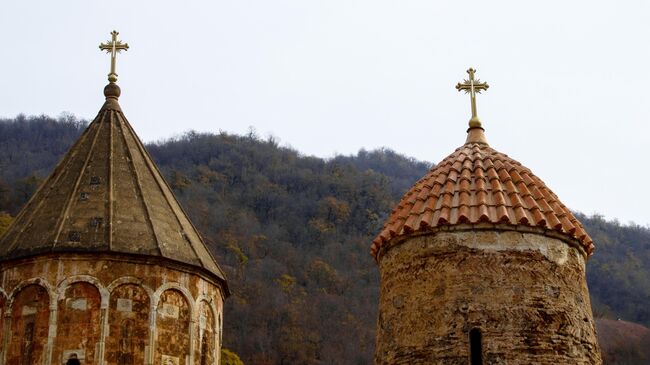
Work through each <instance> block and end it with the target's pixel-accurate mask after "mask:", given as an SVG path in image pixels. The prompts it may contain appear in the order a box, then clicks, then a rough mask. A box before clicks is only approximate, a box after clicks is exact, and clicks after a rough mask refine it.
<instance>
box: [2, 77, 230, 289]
mask: <svg viewBox="0 0 650 365" xmlns="http://www.w3.org/2000/svg"><path fill="white" fill-rule="evenodd" d="M104 94H105V95H106V102H105V103H104V105H103V107H102V108H101V110H100V111H99V114H98V115H97V117H96V118H95V120H93V122H92V123H91V124H90V125H89V126H88V128H87V129H86V130H85V131H84V133H83V134H82V135H81V137H79V140H77V142H76V143H75V144H74V146H72V148H71V149H70V150H69V151H68V153H67V154H66V155H65V156H64V157H63V159H62V160H61V162H59V164H58V165H57V166H56V167H55V168H54V171H53V172H52V173H51V174H50V176H49V177H48V178H47V179H46V180H45V182H44V183H43V184H42V185H41V186H40V188H39V189H38V190H37V191H36V193H35V194H34V196H33V197H32V199H31V200H30V201H29V202H28V203H27V205H26V206H25V207H24V208H23V210H22V211H21V212H20V213H19V214H18V216H17V217H16V219H15V221H14V223H13V224H12V226H11V227H10V228H9V230H8V231H7V232H6V234H5V235H4V236H3V237H2V238H0V260H1V261H5V260H8V259H15V258H21V257H27V256H33V255H37V254H45V253H53V252H109V253H121V254H136V255H146V256H155V257H163V258H166V259H170V260H174V261H177V262H180V263H184V264H189V265H192V266H194V267H199V268H202V269H204V270H207V271H209V272H210V273H212V274H214V275H216V276H217V277H218V278H219V279H220V280H223V281H224V283H225V277H224V274H223V272H222V270H221V269H220V268H219V265H218V264H217V263H216V261H215V259H214V257H213V256H212V255H211V254H210V252H209V250H208V248H207V247H206V245H205V243H204V242H203V240H202V238H201V236H200V235H199V233H198V232H197V230H196V229H195V228H194V226H193V225H192V223H191V222H190V220H189V219H188V217H187V215H186V214H185V212H184V211H183V209H182V208H181V206H180V205H179V203H178V201H177V200H176V198H175V197H174V194H173V193H172V191H171V189H170V188H169V186H168V185H167V183H166V182H165V180H164V179H163V177H162V175H161V173H160V171H159V170H158V168H157V167H156V165H155V164H154V162H153V160H152V159H151V157H150V156H149V154H148V153H147V151H146V149H145V148H144V146H143V144H142V142H141V141H140V139H139V138H138V136H137V135H136V134H135V132H134V131H133V128H132V127H131V125H130V124H129V122H128V121H127V120H126V117H125V116H124V114H123V113H122V109H121V108H120V106H119V104H118V102H117V99H118V97H119V95H120V89H119V87H118V86H117V85H116V84H114V83H111V84H109V85H108V86H106V88H105V89H104ZM226 290H227V289H226Z"/></svg>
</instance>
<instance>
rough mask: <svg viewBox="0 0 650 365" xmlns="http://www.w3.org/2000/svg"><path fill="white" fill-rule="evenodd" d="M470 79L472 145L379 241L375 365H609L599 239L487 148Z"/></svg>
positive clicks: (418, 189)
mask: <svg viewBox="0 0 650 365" xmlns="http://www.w3.org/2000/svg"><path fill="white" fill-rule="evenodd" d="M470 71H471V73H470V80H469V81H467V85H470V86H469V87H470V88H471V90H470V92H471V94H472V104H473V108H472V109H473V113H472V114H473V116H472V120H470V128H469V129H468V135H467V139H466V142H465V144H464V145H462V146H461V147H459V148H458V149H456V151H454V152H453V153H452V154H451V155H449V156H448V157H446V158H445V159H443V160H442V161H441V162H440V163H439V164H438V165H436V166H435V167H434V168H433V169H432V170H431V171H429V173H427V174H426V175H425V176H424V177H423V178H422V179H420V180H419V181H418V182H417V183H416V184H415V186H413V187H412V188H411V189H410V191H408V192H407V193H406V195H404V197H403V198H402V200H401V201H400V203H399V205H398V206H397V207H396V208H395V210H394V211H393V212H392V214H391V216H390V217H389V219H388V220H387V221H386V223H385V225H384V228H383V230H382V231H381V233H380V234H379V236H378V237H377V238H376V239H375V240H374V241H373V244H372V250H371V252H372V255H373V256H374V257H375V259H376V261H377V263H378V265H379V271H380V274H381V288H380V302H379V319H378V325H377V327H378V328H377V331H378V334H377V349H376V354H375V363H376V364H445V365H449V364H463V365H465V364H471V365H478V364H600V363H601V362H602V360H601V356H600V349H599V347H598V343H597V339H596V333H595V326H594V320H593V316H592V312H591V306H590V301H589V292H588V290H587V283H586V280H585V262H586V260H587V258H588V257H589V255H591V253H592V251H593V248H594V247H593V243H592V240H591V238H590V237H589V235H588V234H587V233H586V232H585V230H584V228H583V226H582V224H581V223H580V222H579V221H578V220H577V219H576V218H575V217H574V216H573V214H572V213H571V212H570V211H569V209H567V208H566V207H565V206H564V205H563V204H562V203H561V202H560V200H559V199H558V197H557V196H556V195H555V194H554V193H553V192H552V191H551V190H550V189H549V188H547V187H546V185H545V184H544V183H543V182H542V180H540V179H539V178H538V177H537V176H535V175H534V174H533V173H532V172H531V171H530V170H529V169H528V168H526V167H524V166H522V165H521V164H520V163H519V162H517V161H515V160H513V159H512V158H510V157H508V156H507V155H505V154H503V153H500V152H497V151H496V150H494V149H493V148H491V147H490V146H489V145H488V143H487V140H486V138H485V135H484V129H483V128H482V126H481V123H480V122H479V120H478V117H477V116H476V106H475V99H474V94H475V92H478V91H479V90H478V89H477V90H474V88H475V87H477V86H479V85H482V84H480V83H478V82H477V81H475V80H473V72H474V71H473V70H471V69H470ZM484 85H485V89H487V84H484ZM462 87H463V85H462V84H459V86H458V88H459V89H462Z"/></svg>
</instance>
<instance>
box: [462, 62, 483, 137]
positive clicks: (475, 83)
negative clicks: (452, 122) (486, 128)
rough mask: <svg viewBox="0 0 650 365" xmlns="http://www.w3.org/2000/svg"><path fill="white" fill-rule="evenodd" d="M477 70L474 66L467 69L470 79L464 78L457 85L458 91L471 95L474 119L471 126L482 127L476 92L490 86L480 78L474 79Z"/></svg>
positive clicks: (470, 122)
mask: <svg viewBox="0 0 650 365" xmlns="http://www.w3.org/2000/svg"><path fill="white" fill-rule="evenodd" d="M475 72H476V70H475V69H473V68H470V69H469V70H467V73H468V74H469V80H463V83H460V82H459V83H458V84H457V85H456V89H457V90H458V91H461V90H462V91H465V93H468V94H469V96H470V100H471V103H472V119H470V120H469V127H470V128H482V127H481V121H480V120H479V119H478V114H477V113H476V94H480V93H481V91H483V90H487V89H488V88H489V87H490V86H489V85H488V84H487V82H481V80H479V79H476V80H474V73H475Z"/></svg>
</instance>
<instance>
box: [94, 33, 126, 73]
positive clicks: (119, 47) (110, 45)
mask: <svg viewBox="0 0 650 365" xmlns="http://www.w3.org/2000/svg"><path fill="white" fill-rule="evenodd" d="M118 34H120V33H118V32H117V31H115V30H114V31H112V32H111V40H110V41H107V42H106V43H101V44H100V45H99V49H101V50H102V51H106V53H110V54H111V72H110V73H109V74H108V81H110V82H112V83H113V82H115V81H117V74H116V73H115V59H116V58H117V54H118V53H120V52H121V51H127V50H128V49H129V44H128V43H122V41H119V40H117V35H118Z"/></svg>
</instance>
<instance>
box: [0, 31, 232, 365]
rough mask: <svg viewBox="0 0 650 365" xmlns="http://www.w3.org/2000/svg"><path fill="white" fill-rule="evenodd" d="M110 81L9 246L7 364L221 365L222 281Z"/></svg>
mask: <svg viewBox="0 0 650 365" xmlns="http://www.w3.org/2000/svg"><path fill="white" fill-rule="evenodd" d="M115 36H116V32H115V34H114V38H113V40H114V41H115ZM113 44H115V43H113ZM118 45H119V43H118ZM113 51H114V49H113ZM111 74H112V75H113V77H112V78H111V75H109V80H110V83H109V84H108V85H107V86H106V88H105V89H104V95H105V97H106V101H105V103H104V105H103V106H102V108H101V110H100V111H99V114H98V115H97V117H96V118H95V119H94V120H93V122H92V123H90V125H89V126H88V128H87V129H86V130H85V131H84V132H83V134H82V135H81V136H80V137H79V139H78V140H77V142H76V143H75V144H74V146H73V147H72V148H71V149H70V150H69V151H68V153H67V154H66V155H65V156H64V157H63V159H62V160H61V162H60V163H59V164H58V165H57V166H56V167H55V168H54V171H53V172H52V173H51V174H50V176H49V177H48V178H47V179H46V180H45V182H44V183H43V184H42V185H41V187H40V188H39V189H38V190H37V192H36V193H35V194H34V196H33V197H32V199H31V200H30V201H29V202H28V203H27V205H26V206H25V207H24V208H23V210H22V211H21V212H20V213H19V214H18V216H17V217H16V219H15V221H14V223H13V225H12V226H11V227H10V228H9V230H8V231H7V232H6V234H5V235H4V236H3V237H2V238H1V239H0V310H1V311H2V313H4V315H3V316H1V317H0V328H1V329H2V331H1V332H0V363H3V364H7V365H26V364H29V365H32V364H38V365H50V364H65V363H66V362H67V361H68V360H69V359H70V358H73V357H76V358H78V359H79V360H80V362H81V364H84V365H86V364H99V365H104V364H106V365H109V364H110V365H118V364H119V365H135V364H164V365H186V364H188V365H208V364H210V365H213V364H218V363H219V349H220V346H221V329H222V313H223V301H224V299H225V298H226V297H227V296H228V287H227V284H226V280H225V277H224V274H223V272H222V270H221V269H220V268H219V265H218V264H217V263H216V261H215V259H214V257H213V256H212V254H211V253H210V251H209V249H208V248H207V247H206V245H205V243H204V242H203V240H202V238H201V236H200V234H199V233H198V232H197V230H196V229H195V228H194V226H193V225H192V223H191V222H190V220H189V219H188V217H187V215H186V214H185V212H184V211H183V209H182V208H181V206H180V205H179V203H178V201H177V200H176V199H175V197H174V195H173V193H172V191H171V189H170V188H169V186H168V185H167V183H166V182H165V180H164V179H163V177H162V175H161V174H160V172H159V171H158V169H157V168H156V165H155V164H154V162H153V160H152V159H151V157H150V156H149V154H148V153H147V151H146V149H145V147H144V146H143V144H142V142H141V141H140V139H139V138H138V136H137V135H136V134H135V132H134V131H133V128H132V127H131V125H130V124H129V122H128V121H127V119H126V117H125V116H124V114H123V113H122V109H121V108H120V105H119V104H118V98H119V96H120V88H119V87H118V86H117V84H115V80H116V79H117V77H116V76H117V75H115V74H114V69H113V70H112V72H111Z"/></svg>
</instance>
